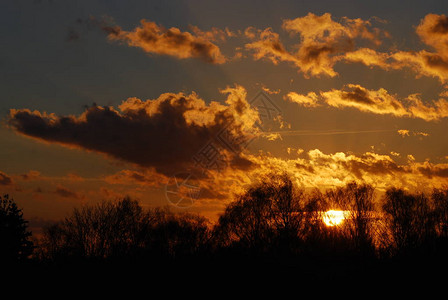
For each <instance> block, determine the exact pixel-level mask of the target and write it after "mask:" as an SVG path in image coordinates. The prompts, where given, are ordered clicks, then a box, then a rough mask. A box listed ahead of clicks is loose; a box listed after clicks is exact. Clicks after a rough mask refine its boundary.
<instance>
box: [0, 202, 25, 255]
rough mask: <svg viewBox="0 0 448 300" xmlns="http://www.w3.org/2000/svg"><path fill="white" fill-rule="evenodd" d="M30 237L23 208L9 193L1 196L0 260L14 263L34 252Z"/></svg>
mask: <svg viewBox="0 0 448 300" xmlns="http://www.w3.org/2000/svg"><path fill="white" fill-rule="evenodd" d="M30 237H31V232H29V231H28V221H26V220H24V218H23V212H22V209H19V208H18V207H17V204H16V203H15V202H14V200H13V199H9V196H8V195H4V196H3V197H1V196H0V261H3V262H4V263H14V262H18V261H23V260H24V259H27V258H28V257H29V256H30V255H31V254H32V252H33V243H32V242H31V241H30V240H29V238H30Z"/></svg>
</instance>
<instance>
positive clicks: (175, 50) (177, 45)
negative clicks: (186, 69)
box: [101, 20, 227, 64]
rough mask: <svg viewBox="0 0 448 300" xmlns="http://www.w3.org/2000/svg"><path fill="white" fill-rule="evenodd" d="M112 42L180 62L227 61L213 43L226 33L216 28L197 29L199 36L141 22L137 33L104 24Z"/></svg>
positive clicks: (102, 26) (194, 28) (196, 32)
mask: <svg viewBox="0 0 448 300" xmlns="http://www.w3.org/2000/svg"><path fill="white" fill-rule="evenodd" d="M101 28H102V29H103V30H104V31H105V32H106V33H107V34H108V38H109V40H111V41H119V42H124V43H126V44H127V45H129V46H132V47H138V48H140V49H142V50H143V51H145V52H147V53H154V54H160V55H168V56H173V57H176V58H179V59H185V58H192V57H195V58H201V59H203V60H205V61H207V62H210V63H214V64H222V63H224V62H225V61H226V58H225V57H224V55H223V54H222V53H221V50H220V49H219V47H218V46H217V45H215V44H214V43H212V42H211V40H216V39H222V38H223V37H225V36H226V35H227V34H226V32H223V31H220V30H218V29H216V28H215V29H214V30H212V31H210V32H204V31H201V30H200V29H199V28H197V27H193V31H194V32H195V35H193V34H191V33H189V32H182V31H180V29H179V28H176V27H172V28H169V29H167V28H164V27H163V26H159V25H157V24H156V23H154V22H151V21H147V20H141V21H140V26H139V27H136V28H134V30H133V31H125V30H123V29H122V28H121V27H120V26H110V25H105V24H101Z"/></svg>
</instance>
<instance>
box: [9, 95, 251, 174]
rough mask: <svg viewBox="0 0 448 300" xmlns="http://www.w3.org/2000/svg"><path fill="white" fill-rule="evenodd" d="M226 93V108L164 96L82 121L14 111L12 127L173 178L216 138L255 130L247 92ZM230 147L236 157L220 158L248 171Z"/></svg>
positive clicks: (88, 113) (94, 111) (100, 110)
mask: <svg viewBox="0 0 448 300" xmlns="http://www.w3.org/2000/svg"><path fill="white" fill-rule="evenodd" d="M225 92H228V93H229V95H228V98H227V101H226V102H227V105H222V104H218V103H216V102H212V103H211V104H210V105H207V104H205V102H204V101H203V100H202V99H200V98H198V97H197V95H196V94H191V95H188V96H186V95H184V94H163V95H161V96H160V97H159V98H158V99H156V100H147V101H141V100H140V99H137V98H129V99H128V100H126V101H124V102H123V103H122V104H121V105H120V106H119V110H116V109H114V108H112V107H101V106H92V107H89V108H87V109H86V110H85V112H84V113H83V114H82V115H80V116H78V117H75V116H55V115H53V114H46V113H40V112H37V111H34V112H31V111H30V110H27V109H22V110H11V114H10V119H9V124H10V125H11V127H12V128H13V129H14V130H15V131H17V132H19V133H21V134H24V135H26V136H30V137H33V138H37V139H39V140H43V141H46V142H54V143H59V144H62V145H66V146H75V147H79V148H83V149H87V150H91V151H96V152H100V153H104V154H107V155H109V156H112V157H114V158H117V159H121V160H124V161H127V162H131V163H135V164H137V165H140V166H142V167H146V168H148V167H154V168H155V170H156V171H157V172H159V173H162V174H168V175H171V174H172V173H173V172H176V171H178V170H184V169H187V168H191V167H192V165H193V157H194V156H195V155H196V154H197V153H198V152H199V150H201V149H202V148H203V147H204V146H205V145H207V143H209V142H210V141H213V140H214V139H216V137H221V138H225V139H228V140H229V141H230V142H231V141H234V140H237V139H240V138H241V137H244V136H246V135H248V132H249V131H251V130H255V129H254V128H255V126H254V124H255V122H256V121H257V120H258V114H257V112H256V111H255V110H253V109H252V108H250V105H249V104H248V102H247V101H246V99H245V91H244V89H243V88H241V87H237V88H235V89H228V90H226V91H225ZM223 128H227V130H228V132H226V135H223V134H222V130H223ZM230 142H228V143H230ZM231 146H232V147H233V148H232V149H231V150H232V151H229V150H226V149H224V147H223V148H222V149H219V153H218V154H221V155H223V157H224V158H225V159H226V160H227V161H228V163H230V164H233V165H235V164H238V165H241V166H243V167H245V166H246V165H247V161H246V160H245V159H243V158H239V159H236V157H237V156H239V153H240V152H241V151H240V150H242V147H243V145H242V144H232V145H231ZM136 179H138V178H136Z"/></svg>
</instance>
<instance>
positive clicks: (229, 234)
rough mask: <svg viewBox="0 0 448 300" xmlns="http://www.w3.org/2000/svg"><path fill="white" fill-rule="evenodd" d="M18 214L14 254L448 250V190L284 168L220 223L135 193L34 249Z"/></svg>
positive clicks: (218, 257) (300, 257) (349, 254)
mask: <svg viewBox="0 0 448 300" xmlns="http://www.w3.org/2000/svg"><path fill="white" fill-rule="evenodd" d="M2 201H3V202H4V203H6V202H5V201H6V200H2ZM8 201H9V202H8V203H9V205H11V201H10V200H8ZM4 208H5V205H3V206H2V207H1V209H3V210H5V209H4ZM15 209H16V210H17V208H16V207H15ZM330 209H331V210H341V211H344V212H345V220H344V221H343V222H341V223H340V224H339V225H337V226H327V225H326V224H325V223H324V221H323V220H324V216H325V212H326V211H328V210H330ZM16 213H17V211H16ZM19 214H20V213H19ZM0 219H1V222H2V223H1V231H0V236H1V239H2V240H3V241H7V240H8V239H9V240H12V239H11V236H8V235H7V234H6V233H5V232H6V231H7V228H6V227H7V225H6V223H7V222H8V221H7V219H6V218H5V217H4V215H0ZM19 223H20V224H21V225H20V228H21V230H20V232H19V233H17V234H18V235H22V238H19V239H17V241H18V242H17V243H19V244H21V245H22V246H23V247H25V248H26V249H25V248H23V249H25V250H23V249H22V250H20V246H15V248H14V249H15V250H11V249H9V250H8V251H10V252H11V251H12V252H14V251H16V252H21V253H22V254H20V255H11V254H8V255H9V257H10V258H11V259H14V260H24V258H25V257H31V258H32V259H33V261H34V262H38V263H39V264H40V263H42V264H56V265H64V264H70V263H75V264H78V263H100V264H104V263H106V264H113V263H115V262H116V263H123V264H129V265H132V264H137V265H140V264H146V263H147V264H150V265H155V264H166V263H170V264H176V263H184V262H195V263H196V262H201V263H211V264H222V265H227V264H233V265H237V264H238V263H241V262H244V263H245V264H248V263H251V262H252V263H254V264H258V263H259V262H270V263H280V264H283V265H285V264H286V265H287V264H295V265H300V266H303V267H304V266H306V265H307V264H309V263H310V262H314V263H322V262H328V261H343V262H344V263H343V264H344V266H347V262H351V263H359V262H362V263H363V264H365V263H378V262H390V261H397V260H408V259H412V260H413V263H414V264H415V262H416V261H417V260H422V261H425V262H426V261H427V260H428V259H430V260H431V261H432V263H434V262H437V263H440V262H444V261H445V260H446V258H447V257H448V256H447V254H448V252H447V250H448V189H443V190H439V189H435V190H433V191H432V193H430V194H429V195H425V194H423V193H420V194H413V193H408V192H406V191H404V190H402V189H397V188H391V189H389V190H387V192H386V193H385V194H384V196H383V197H381V198H380V199H378V198H377V197H376V194H375V189H374V188H373V187H372V186H371V185H367V184H358V183H355V182H353V183H350V184H347V185H346V186H343V187H338V188H334V189H329V190H327V191H319V190H315V191H312V192H305V191H304V190H302V189H300V188H297V187H296V186H295V185H294V184H293V182H292V181H291V180H290V178H288V176H286V175H281V176H271V177H269V179H266V180H264V181H262V182H261V183H259V184H257V185H255V186H253V187H251V188H250V189H248V190H247V191H246V192H245V193H244V194H242V195H240V196H238V197H237V198H236V199H235V200H234V201H233V202H232V203H230V204H229V205H228V206H227V207H226V209H225V211H224V212H223V213H222V215H221V216H220V217H219V220H218V221H217V222H216V223H214V224H211V223H210V222H209V221H208V220H207V219H205V218H203V217H201V216H199V215H194V214H189V213H173V212H171V211H170V210H168V209H165V208H156V209H149V210H145V209H143V208H142V207H141V206H140V205H139V203H138V202H137V201H134V200H132V199H129V198H125V199H122V200H119V201H113V202H112V201H111V202H101V203H99V204H94V205H87V206H84V207H82V208H79V209H75V210H74V211H73V213H72V214H70V215H69V216H67V217H66V218H65V219H64V220H61V221H59V222H57V223H55V224H53V225H51V226H49V227H47V228H45V230H44V234H43V238H42V239H40V240H39V242H38V243H37V244H35V245H34V251H33V252H32V255H30V254H31V251H29V249H30V248H29V247H30V245H29V239H27V238H28V235H29V233H27V232H26V230H25V229H24V223H23V222H19ZM5 228H6V229H5ZM3 241H2V242H1V247H2V252H1V255H3V256H4V257H5V256H6V254H5V253H6V252H5V251H6V250H5V251H3V250H4V249H6V248H7V247H8V245H7V243H6V244H5V243H4V242H3ZM320 267H322V265H321V266H320ZM310 268H311V267H310Z"/></svg>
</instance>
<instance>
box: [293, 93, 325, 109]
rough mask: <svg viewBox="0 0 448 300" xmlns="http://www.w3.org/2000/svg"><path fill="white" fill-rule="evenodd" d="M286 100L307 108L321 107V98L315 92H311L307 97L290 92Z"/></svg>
mask: <svg viewBox="0 0 448 300" xmlns="http://www.w3.org/2000/svg"><path fill="white" fill-rule="evenodd" d="M285 99H286V100H289V101H290V102H293V103H297V104H299V105H301V106H305V107H316V106H319V105H320V104H319V103H318V101H319V97H318V95H317V94H316V93H314V92H309V93H308V94H306V95H302V94H298V93H295V92H290V93H288V94H287V95H286V96H285Z"/></svg>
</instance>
